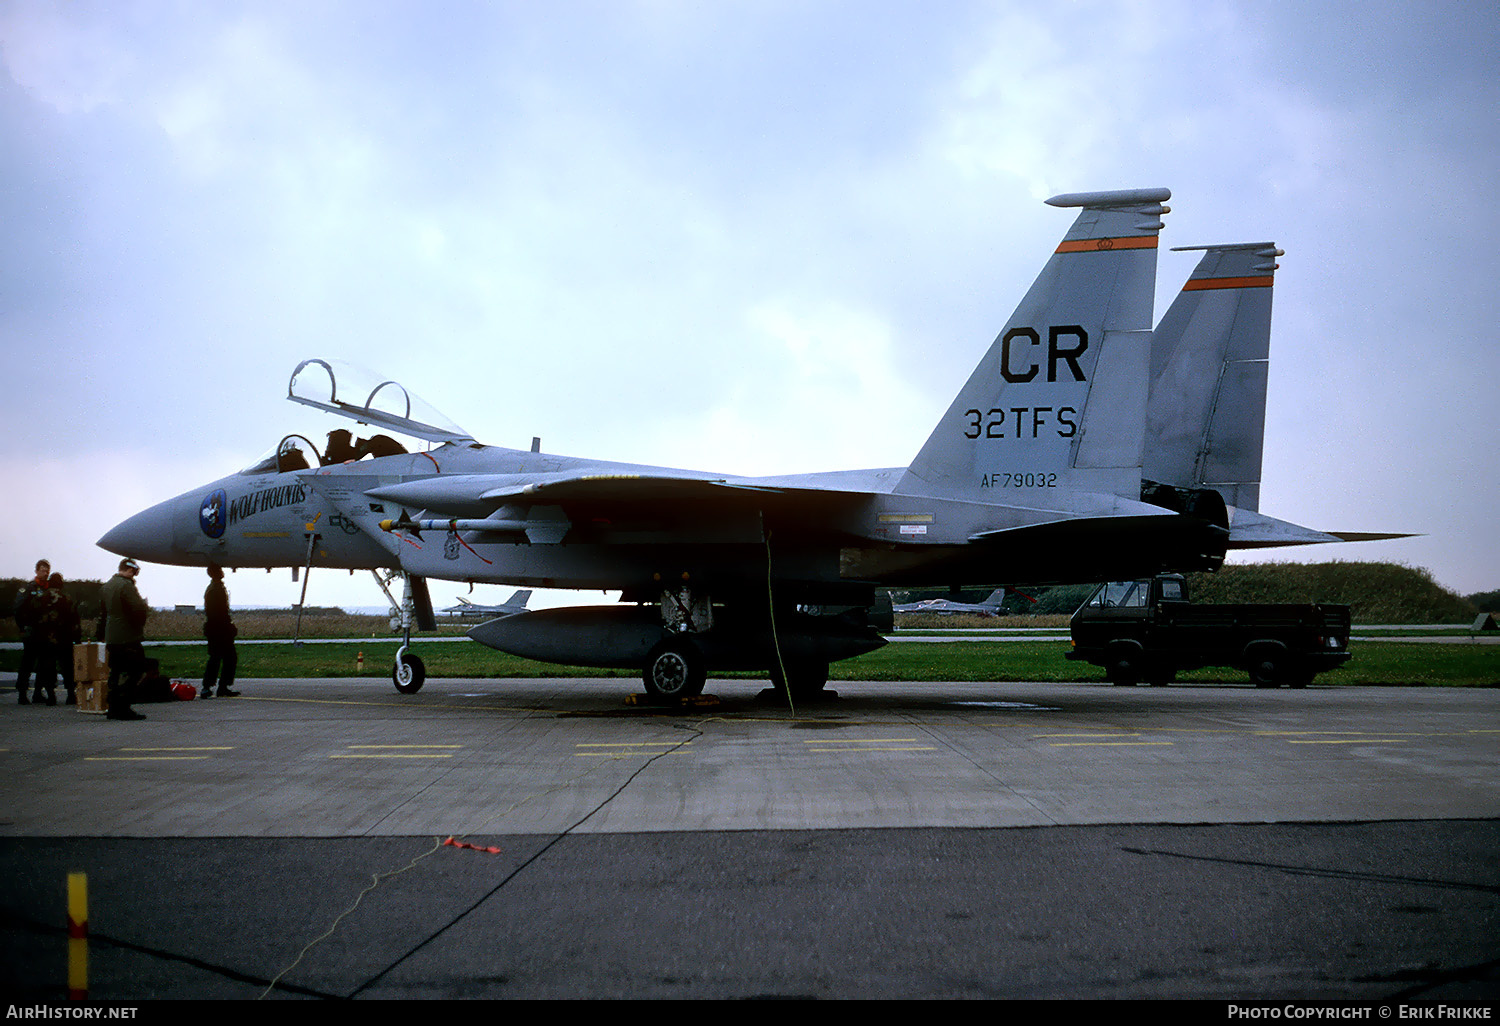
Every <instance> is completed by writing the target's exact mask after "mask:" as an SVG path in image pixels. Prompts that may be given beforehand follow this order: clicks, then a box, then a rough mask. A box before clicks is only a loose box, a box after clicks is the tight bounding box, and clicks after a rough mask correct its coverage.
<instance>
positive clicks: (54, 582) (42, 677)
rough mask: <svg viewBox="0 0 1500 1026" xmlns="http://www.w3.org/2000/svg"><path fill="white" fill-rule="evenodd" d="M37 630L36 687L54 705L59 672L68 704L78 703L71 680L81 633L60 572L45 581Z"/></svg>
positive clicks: (76, 608)
mask: <svg viewBox="0 0 1500 1026" xmlns="http://www.w3.org/2000/svg"><path fill="white" fill-rule="evenodd" d="M37 633H38V635H39V636H40V638H41V641H42V643H43V646H44V647H43V650H42V655H41V658H40V659H39V660H38V662H37V671H36V683H37V687H38V688H39V689H41V690H42V691H45V692H46V693H47V704H48V705H56V704H57V678H58V675H59V674H61V676H62V679H63V686H64V687H65V688H67V689H68V701H67V704H68V705H77V704H78V688H77V685H76V684H75V683H74V680H73V646H74V644H76V643H77V642H78V641H79V640H80V639H81V638H82V637H83V633H82V625H81V624H80V622H79V619H78V607H77V606H76V605H74V603H73V600H72V599H71V598H69V597H68V593H67V590H66V589H65V588H64V586H63V578H62V574H53V575H52V576H51V577H50V578H48V580H47V591H46V595H45V596H44V598H43V601H42V606H41V613H40V615H38V617H37Z"/></svg>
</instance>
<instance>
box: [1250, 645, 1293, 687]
mask: <svg viewBox="0 0 1500 1026" xmlns="http://www.w3.org/2000/svg"><path fill="white" fill-rule="evenodd" d="M1285 677H1286V671H1285V670H1283V669H1282V665H1281V659H1280V658H1278V657H1277V656H1276V655H1274V654H1272V653H1270V652H1266V653H1262V654H1259V655H1255V656H1252V657H1251V659H1250V679H1251V680H1252V681H1254V682H1255V686H1256V687H1258V688H1279V687H1281V682H1282V681H1283V680H1284V679H1285Z"/></svg>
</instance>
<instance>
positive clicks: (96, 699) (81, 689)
mask: <svg viewBox="0 0 1500 1026" xmlns="http://www.w3.org/2000/svg"><path fill="white" fill-rule="evenodd" d="M78 711H79V712H81V713H102V712H108V711H109V682H108V680H81V681H79V682H78Z"/></svg>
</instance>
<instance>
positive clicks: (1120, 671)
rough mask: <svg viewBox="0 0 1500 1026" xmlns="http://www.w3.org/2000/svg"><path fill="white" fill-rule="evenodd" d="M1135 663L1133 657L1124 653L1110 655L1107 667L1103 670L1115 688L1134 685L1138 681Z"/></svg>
mask: <svg viewBox="0 0 1500 1026" xmlns="http://www.w3.org/2000/svg"><path fill="white" fill-rule="evenodd" d="M1135 664H1136V660H1135V658H1134V657H1133V656H1131V655H1128V654H1125V653H1121V654H1119V655H1116V656H1113V657H1111V658H1110V661H1109V668H1108V669H1107V670H1106V671H1105V673H1106V675H1107V676H1108V677H1109V682H1110V683H1111V684H1113V685H1114V686H1115V687H1117V688H1133V687H1135V685H1136V684H1137V683H1138V682H1139V681H1140V672H1139V671H1138V670H1137V669H1136V665H1135Z"/></svg>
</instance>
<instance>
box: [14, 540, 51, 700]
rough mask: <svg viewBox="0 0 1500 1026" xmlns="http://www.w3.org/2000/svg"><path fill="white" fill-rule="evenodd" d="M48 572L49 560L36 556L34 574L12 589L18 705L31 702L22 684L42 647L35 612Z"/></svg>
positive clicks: (38, 687)
mask: <svg viewBox="0 0 1500 1026" xmlns="http://www.w3.org/2000/svg"><path fill="white" fill-rule="evenodd" d="M51 572H52V564H51V563H49V562H47V561H46V560H45V559H39V560H37V561H36V577H34V578H33V579H32V580H29V581H27V582H26V583H25V584H23V585H21V590H20V591H18V592H16V604H15V606H14V607H13V609H12V612H13V613H14V614H15V618H16V626H17V627H19V628H21V669H20V672H18V673H17V674H16V692H17V693H18V694H19V695H20V697H21V704H22V705H30V704H31V700H30V699H28V698H27V697H26V686H27V685H28V684H29V683H30V682H31V672H32V670H34V669H35V668H36V665H37V660H38V659H40V658H41V655H42V649H43V647H44V643H43V642H42V641H41V640H40V638H39V637H38V635H37V616H38V615H39V614H40V613H41V610H42V603H43V601H44V600H45V597H46V594H47V575H48V574H50V573H51ZM36 700H37V701H38V702H40V701H41V700H42V682H41V679H40V678H38V679H37V682H36Z"/></svg>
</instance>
